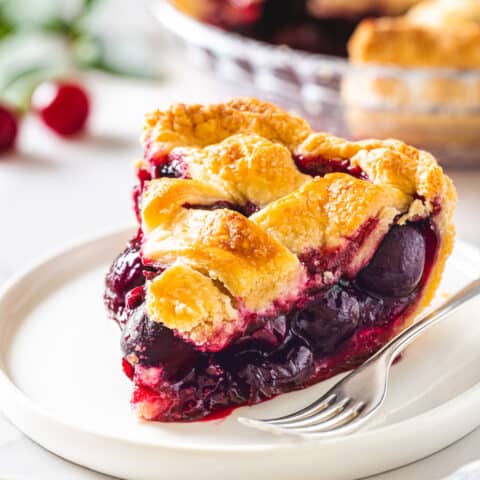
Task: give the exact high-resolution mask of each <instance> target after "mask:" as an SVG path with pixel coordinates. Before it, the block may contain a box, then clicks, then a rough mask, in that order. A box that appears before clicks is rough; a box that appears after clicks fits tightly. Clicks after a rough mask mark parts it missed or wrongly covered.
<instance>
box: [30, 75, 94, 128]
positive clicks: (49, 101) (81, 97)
mask: <svg viewBox="0 0 480 480" xmlns="http://www.w3.org/2000/svg"><path fill="white" fill-rule="evenodd" d="M32 107H33V109H34V110H35V111H36V112H37V113H38V114H39V115H40V117H41V119H42V121H43V122H44V123H45V125H47V126H48V127H49V128H50V129H52V130H53V131H54V132H56V133H58V134H59V135H61V136H64V137H68V136H70V135H74V134H76V133H78V132H80V131H81V130H83V129H84V127H85V124H86V122H87V118H88V114H89V111H90V100H89V98H88V95H87V93H86V92H85V89H84V88H83V87H82V86H80V85H78V84H76V83H72V82H60V81H49V82H45V83H42V84H40V85H39V86H38V87H37V88H36V89H35V91H34V92H33V95H32Z"/></svg>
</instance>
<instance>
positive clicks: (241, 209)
mask: <svg viewBox="0 0 480 480" xmlns="http://www.w3.org/2000/svg"><path fill="white" fill-rule="evenodd" d="M184 207H185V208H191V209H194V210H219V209H228V210H235V211H236V212H238V213H241V214H242V215H245V216H246V217H249V216H250V215H253V214H254V213H255V212H258V207H257V206H256V205H255V204H254V203H251V202H247V203H246V204H245V205H237V204H235V203H231V202H228V201H225V200H219V201H218V202H215V203H212V204H210V205H192V204H190V203H186V204H185V205H184Z"/></svg>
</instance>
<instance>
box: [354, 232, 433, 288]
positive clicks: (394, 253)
mask: <svg viewBox="0 0 480 480" xmlns="http://www.w3.org/2000/svg"><path fill="white" fill-rule="evenodd" d="M425 253H426V245H425V239H424V236H423V235H422V233H421V232H420V231H419V230H418V229H417V228H416V227H415V226H413V225H405V226H394V227H393V228H392V229H391V230H390V232H389V233H388V234H387V236H386V237H385V238H384V239H383V241H382V243H381V244H380V246H379V247H378V249H377V251H376V253H375V255H374V256H373V258H372V260H371V261H370V263H369V264H368V265H367V266H366V267H365V268H364V269H363V270H362V271H361V272H360V273H359V274H358V276H357V282H358V285H359V286H360V287H361V288H363V289H365V290H367V291H370V292H372V293H375V294H379V295H383V296H386V297H406V296H407V295H409V294H410V293H412V292H413V291H414V290H415V288H416V287H417V286H418V285H419V283H420V280H421V278H422V274H423V270H424V266H425Z"/></svg>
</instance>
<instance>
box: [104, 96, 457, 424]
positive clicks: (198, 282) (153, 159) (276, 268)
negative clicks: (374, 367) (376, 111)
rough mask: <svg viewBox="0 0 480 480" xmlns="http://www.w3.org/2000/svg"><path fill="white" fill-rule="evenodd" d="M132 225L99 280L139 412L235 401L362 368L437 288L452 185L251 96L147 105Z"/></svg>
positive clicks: (448, 244) (446, 248)
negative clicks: (211, 102)
mask: <svg viewBox="0 0 480 480" xmlns="http://www.w3.org/2000/svg"><path fill="white" fill-rule="evenodd" d="M143 144H144V157H143V159H142V160H141V161H140V162H138V164H137V177H138V184H137V185H136V187H135V189H134V195H133V197H134V204H135V210H136V213H137V216H138V221H139V229H138V233H137V235H136V236H135V237H134V238H132V240H131V241H130V242H129V244H128V245H127V247H126V249H125V250H124V251H123V252H122V253H121V254H120V255H119V256H118V257H117V258H116V259H115V260H114V262H113V264H112V266H111V268H110V270H109V272H108V274H107V277H106V290H105V297H104V298H105V304H106V306H107V310H108V312H109V316H110V317H111V318H113V319H114V320H115V321H116V322H117V323H118V324H119V326H120V328H121V332H122V334H121V337H122V340H121V346H122V351H123V368H124V371H125V373H126V374H127V375H128V376H129V377H130V378H131V379H132V381H133V383H134V391H133V395H132V404H133V406H134V409H135V410H136V413H137V415H138V416H139V417H140V418H143V419H146V420H159V421H168V422H172V421H173V422H177V421H191V420H198V419H202V418H208V417H212V416H219V415H223V414H226V413H228V412H229V411H230V410H231V409H232V408H234V407H237V406H241V405H252V404H255V403H258V402H262V401H264V400H267V399H270V398H272V397H274V396H276V395H279V394H282V393H285V392H289V391H292V390H297V389H302V388H305V387H307V386H309V385H312V384H314V383H316V382H319V381H321V380H324V379H326V378H329V377H331V376H333V375H335V374H337V373H339V372H343V371H345V370H349V369H352V368H354V367H355V366H357V365H359V364H360V363H361V362H363V361H364V360H365V359H366V358H368V357H369V356H371V355H372V354H373V353H374V352H376V351H377V350H378V349H379V348H380V347H381V346H382V345H384V344H385V343H386V342H387V341H388V340H389V339H391V338H392V337H393V336H395V335H396V334H398V332H400V331H401V330H402V329H403V328H405V327H406V326H408V325H409V324H410V323H411V322H412V321H413V320H414V318H415V317H416V316H418V314H419V313H420V312H422V310H424V309H425V307H426V306H427V305H428V304H429V302H430V301H431V299H432V297H433V295H434V293H435V291H436V289H437V286H438V284H439V281H440V277H441V275H442V271H443V269H444V265H445V261H446V260H447V257H448V256H449V254H450V252H451V249H452V245H453V240H454V226H453V224H452V214H453V211H454V208H455V203H456V197H455V191H454V187H453V185H452V183H451V181H450V179H449V178H448V177H447V176H446V175H444V173H443V171H442V169H441V168H440V167H439V166H438V164H437V162H436V161H435V159H434V158H433V157H432V156H431V155H430V154H428V153H427V152H424V151H420V150H417V149H415V148H413V147H411V146H408V145H406V144H405V143H402V142H400V141H397V140H386V141H380V140H366V141H361V142H349V141H347V140H343V139H341V138H337V137H334V136H331V135H329V134H326V133H315V132H313V131H312V129H311V128H310V126H309V125H308V124H307V123H306V122H305V121H304V120H302V119H301V118H298V117H296V116H293V115H290V114H289V113H287V112H285V111H284V110H282V109H280V108H278V107H276V106H274V105H271V104H269V103H266V102H263V101H260V100H256V99H253V98H239V99H233V100H231V101H229V102H226V103H223V104H218V105H184V104H178V105H173V106H172V107H170V108H169V109H167V110H164V111H159V110H157V111H154V112H153V113H151V114H149V115H147V117H146V123H145V129H144V135H143Z"/></svg>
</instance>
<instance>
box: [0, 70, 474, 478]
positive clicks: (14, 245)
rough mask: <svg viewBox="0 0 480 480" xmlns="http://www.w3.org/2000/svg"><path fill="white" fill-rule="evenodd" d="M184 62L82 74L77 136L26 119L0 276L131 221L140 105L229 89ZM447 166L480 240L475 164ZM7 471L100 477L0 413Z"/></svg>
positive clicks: (9, 189)
mask: <svg viewBox="0 0 480 480" xmlns="http://www.w3.org/2000/svg"><path fill="white" fill-rule="evenodd" d="M168 63H169V62H166V64H168ZM186 68H187V67H182V68H177V69H176V70H175V71H174V72H170V73H168V72H167V73H166V76H165V79H164V80H163V81H162V82H157V83H156V84H151V83H146V82H134V81H131V80H124V79H113V78H110V77H108V76H102V75H95V76H89V77H88V79H87V81H88V83H89V87H90V90H91V92H92V94H93V105H94V111H93V114H92V118H91V122H90V128H89V133H88V134H87V135H86V136H84V137H83V138H79V139H76V140H73V141H68V142H66V141H62V140H60V139H58V138H56V137H55V136H54V135H52V134H50V133H49V132H47V131H46V130H45V129H44V128H42V127H41V126H40V125H39V124H38V123H37V121H36V120H35V119H33V118H28V119H26V121H25V123H24V125H23V127H22V132H21V138H20V141H19V146H18V149H17V152H16V153H15V154H11V155H8V156H4V157H0V219H1V221H2V228H1V229H0V232H1V236H0V239H1V240H0V246H1V248H0V283H1V282H2V281H4V280H5V278H7V277H8V276H9V275H10V274H12V273H14V272H16V271H17V270H18V269H21V268H22V267H25V266H27V265H28V264H29V262H31V261H32V260H33V259H35V258H36V257H38V256H40V255H43V254H44V253H46V252H47V251H49V250H52V249H56V248H60V247H61V246H62V245H63V244H65V243H66V242H70V241H74V240H76V239H78V238H80V237H84V236H86V235H90V234H93V233H95V232H98V231H101V230H104V229H109V228H112V227H114V226H116V225H118V226H120V225H125V224H127V223H129V222H133V215H132V213H131V202H130V188H131V185H132V184H133V182H134V179H133V167H132V164H133V161H134V160H135V159H137V158H138V157H139V156H140V155H141V149H140V146H139V143H138V137H139V135H140V127H141V123H142V118H143V114H144V112H145V111H147V110H150V109H152V108H153V107H155V106H157V105H158V106H165V105H167V104H169V103H172V102H175V101H185V102H189V101H193V100H196V101H206V100H217V99H223V98H226V97H228V96H229V95H231V87H229V86H226V85H222V84H220V82H215V80H213V82H212V79H210V78H207V77H206V76H204V75H203V74H199V73H198V72H193V71H190V70H188V69H186ZM247 93H249V92H248V89H247V87H245V88H244V91H242V87H238V86H237V87H236V89H235V94H247ZM450 173H451V175H452V177H453V179H454V181H455V183H456V185H457V189H458V192H459V196H460V201H459V208H458V213H457V225H458V232H459V237H461V238H463V239H465V240H469V241H471V242H473V243H476V244H477V245H479V246H480V222H478V221H477V219H478V208H479V207H478V204H479V203H480V170H479V171H468V172H461V171H459V172H450ZM0 408H1V399H0ZM372 455H375V452H372ZM477 458H480V430H478V431H476V432H474V433H473V434H471V435H469V436H468V437H466V438H464V439H463V440H461V441H459V442H457V443H456V444H455V445H452V446H451V447H449V448H448V449H446V450H444V451H442V452H440V453H438V454H436V455H433V456H431V457H429V458H427V459H425V460H422V461H420V462H418V463H415V464H412V465H410V466H407V467H404V468H402V469H399V470H396V471H393V472H389V473H385V474H382V475H379V476H376V477H375V479H376V480H400V479H407V478H408V479H410V480H416V479H419V480H420V479H421V480H439V479H441V478H443V477H445V476H446V475H448V474H450V473H451V472H452V471H454V470H456V469H457V468H458V467H460V466H461V465H463V464H465V463H467V462H470V461H472V460H475V459H477ZM5 478H16V479H28V478H30V479H37V480H57V479H66V478H68V479H70V480H77V479H78V480H80V479H81V480H85V479H102V478H107V477H105V476H103V475H100V474H97V473H94V472H91V471H89V470H86V469H84V468H81V467H78V466H75V465H72V464H70V463H69V462H66V461H64V460H62V459H60V458H58V457H56V456H54V455H52V454H50V453H49V452H47V451H46V450H44V449H43V448H41V447H39V446H38V445H36V444H35V443H33V442H32V441H30V440H29V439H28V438H26V437H25V436H24V435H23V434H22V433H20V432H19V431H18V430H17V429H16V428H14V427H13V426H11V425H10V424H9V422H8V421H7V420H6V419H4V418H3V417H1V415H0V480H1V479H5Z"/></svg>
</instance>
